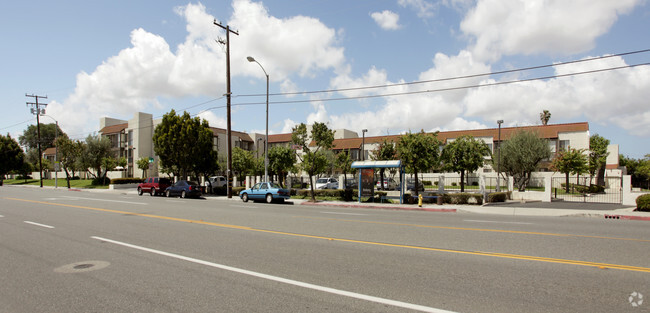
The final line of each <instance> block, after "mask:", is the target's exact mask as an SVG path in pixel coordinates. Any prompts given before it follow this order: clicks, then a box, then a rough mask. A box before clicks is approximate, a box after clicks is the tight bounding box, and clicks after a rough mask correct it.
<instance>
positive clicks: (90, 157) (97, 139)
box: [80, 135, 117, 184]
mask: <svg viewBox="0 0 650 313" xmlns="http://www.w3.org/2000/svg"><path fill="white" fill-rule="evenodd" d="M110 159H112V160H110ZM80 160H81V164H83V168H85V169H88V168H91V169H93V170H95V173H92V172H90V171H89V172H90V174H91V175H93V176H94V177H95V179H96V181H97V182H99V183H101V184H106V173H108V171H110V170H112V169H113V168H115V166H116V164H117V162H116V161H115V157H114V156H113V152H112V151H111V140H110V139H109V138H108V137H103V136H100V135H95V136H93V135H88V137H86V144H85V145H84V151H83V153H82V154H81V159H80Z"/></svg>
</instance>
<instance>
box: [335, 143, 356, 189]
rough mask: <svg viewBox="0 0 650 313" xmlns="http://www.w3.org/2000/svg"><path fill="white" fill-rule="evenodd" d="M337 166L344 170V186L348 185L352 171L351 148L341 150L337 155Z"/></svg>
mask: <svg viewBox="0 0 650 313" xmlns="http://www.w3.org/2000/svg"><path fill="white" fill-rule="evenodd" d="M335 163H336V167H338V168H340V169H341V171H342V172H343V186H346V187H347V186H348V173H350V172H352V159H351V158H350V149H348V150H346V151H341V152H339V154H337V155H336V161H335Z"/></svg>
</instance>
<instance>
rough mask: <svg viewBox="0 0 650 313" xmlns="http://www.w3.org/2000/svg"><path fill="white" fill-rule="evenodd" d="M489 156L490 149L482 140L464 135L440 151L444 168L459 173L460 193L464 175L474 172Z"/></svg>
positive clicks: (463, 187)
mask: <svg viewBox="0 0 650 313" xmlns="http://www.w3.org/2000/svg"><path fill="white" fill-rule="evenodd" d="M486 156H490V148H489V147H488V145H487V144H486V143H485V142H483V141H482V140H479V139H476V138H474V137H472V136H468V135H464V136H460V137H458V138H456V140H454V141H452V142H450V143H448V144H447V145H446V146H445V148H444V149H443V150H442V160H443V163H444V168H445V169H447V170H449V171H452V172H458V173H460V191H461V192H464V191H465V173H466V172H467V173H471V172H474V171H476V170H477V169H478V168H479V167H481V166H483V164H484V163H485V157H486Z"/></svg>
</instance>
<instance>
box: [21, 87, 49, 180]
mask: <svg viewBox="0 0 650 313" xmlns="http://www.w3.org/2000/svg"><path fill="white" fill-rule="evenodd" d="M25 97H31V98H34V99H35V100H36V102H27V105H32V106H33V107H32V109H31V111H32V114H36V132H37V134H38V142H37V145H38V168H39V172H40V174H39V176H40V179H41V188H43V153H42V152H41V121H40V116H41V114H45V109H42V110H41V105H42V106H44V107H46V106H47V103H38V98H43V99H47V96H37V95H28V94H25Z"/></svg>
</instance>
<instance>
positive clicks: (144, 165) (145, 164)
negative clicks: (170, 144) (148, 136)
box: [136, 158, 149, 178]
mask: <svg viewBox="0 0 650 313" xmlns="http://www.w3.org/2000/svg"><path fill="white" fill-rule="evenodd" d="M136 165H137V166H138V169H140V170H142V178H147V176H146V171H147V170H148V169H149V158H140V159H139V160H138V161H136Z"/></svg>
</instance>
